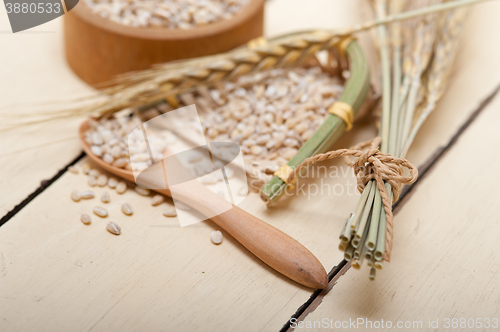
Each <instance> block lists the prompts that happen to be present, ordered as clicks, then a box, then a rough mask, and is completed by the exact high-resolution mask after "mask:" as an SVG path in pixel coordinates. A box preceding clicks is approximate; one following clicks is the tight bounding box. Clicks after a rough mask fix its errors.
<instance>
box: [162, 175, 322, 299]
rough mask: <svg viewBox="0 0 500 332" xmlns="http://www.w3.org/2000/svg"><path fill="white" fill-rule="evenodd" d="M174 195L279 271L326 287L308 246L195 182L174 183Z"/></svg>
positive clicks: (311, 284) (307, 283)
mask: <svg viewBox="0 0 500 332" xmlns="http://www.w3.org/2000/svg"><path fill="white" fill-rule="evenodd" d="M164 193H166V192H164ZM169 194H170V195H171V193H170V190H169ZM175 198H176V199H179V200H180V201H182V202H183V203H185V204H187V205H189V206H191V207H193V208H194V209H196V210H198V211H199V212H200V213H202V214H203V215H205V216H214V217H211V219H212V221H214V222H215V223H216V224H217V225H218V226H220V227H221V228H223V229H224V230H225V231H226V232H228V233H229V234H231V236H233V237H234V238H235V239H236V241H238V242H239V243H241V244H242V245H243V246H244V247H245V248H247V249H248V250H249V251H250V252H252V253H253V254H254V255H255V256H257V257H258V258H259V259H261V260H262V261H263V262H264V263H266V264H267V265H269V266H270V267H272V268H273V269H275V270H276V271H278V272H280V273H281V274H283V275H285V276H287V277H288V278H290V279H292V280H294V281H296V282H298V283H299V284H302V285H304V286H307V287H311V288H315V289H316V288H320V289H323V288H325V287H326V286H327V284H328V276H327V274H326V271H325V269H324V267H323V265H322V264H321V263H320V262H319V260H318V259H317V258H316V257H315V256H314V255H313V254H312V253H311V252H310V251H309V250H307V248H305V247H304V246H303V245H302V244H300V243H299V242H297V241H296V240H294V239H293V238H291V237H290V236H288V235H287V234H285V233H283V232H282V231H280V230H278V229H277V228H274V227H273V226H271V225H269V224H268V223H266V222H264V221H262V220H260V219H259V218H257V217H255V216H253V215H251V214H249V213H247V212H245V211H243V210H242V209H240V208H238V207H236V206H232V205H231V204H230V203H228V202H227V201H226V200H224V199H223V198H221V197H220V196H219V195H217V194H215V193H213V192H212V191H210V190H208V189H207V188H205V186H203V185H202V184H200V183H199V182H198V181H196V180H194V181H189V182H186V183H183V184H181V185H176V189H175ZM228 205H229V208H228ZM224 210H225V212H222V213H220V214H218V213H217V211H224Z"/></svg>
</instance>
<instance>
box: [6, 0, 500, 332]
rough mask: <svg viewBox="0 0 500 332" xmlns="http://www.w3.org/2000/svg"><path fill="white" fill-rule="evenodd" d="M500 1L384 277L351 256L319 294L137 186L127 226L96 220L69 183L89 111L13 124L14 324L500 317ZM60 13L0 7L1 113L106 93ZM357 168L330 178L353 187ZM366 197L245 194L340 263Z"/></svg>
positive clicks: (215, 324)
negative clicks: (68, 46)
mask: <svg viewBox="0 0 500 332" xmlns="http://www.w3.org/2000/svg"><path fill="white" fill-rule="evenodd" d="M365 6H367V4H366V3H365V2H363V1H349V2H347V1H341V0H336V1H326V0H314V1H308V2H307V3H306V2H305V1H299V0H294V1H289V0H273V1H270V2H268V3H267V8H266V10H267V11H266V34H267V35H268V36H271V35H276V34H281V33H285V32H289V31H296V30H301V29H309V28H335V27H342V26H346V25H352V24H354V23H357V22H361V21H362V20H363V17H362V15H361V11H362V10H360V8H362V9H363V8H364V7H365ZM499 14H500V3H499V2H489V3H485V4H482V5H479V6H477V7H474V8H473V9H471V15H470V18H469V20H468V23H467V25H466V28H465V31H464V36H463V38H462V40H461V44H460V49H459V55H458V58H457V61H456V65H455V70H454V76H453V80H452V82H451V85H450V87H449V90H448V92H447V93H446V95H445V96H444V98H443V100H442V101H441V102H440V104H439V107H438V109H437V110H436V111H435V113H433V114H432V115H431V116H430V117H429V119H428V121H427V122H426V123H425V125H424V126H423V127H422V130H421V132H420V135H419V136H418V138H417V139H416V141H415V143H414V145H413V146H412V149H411V151H410V153H409V155H408V158H409V159H410V160H411V161H412V162H413V163H414V164H416V165H418V166H419V167H420V170H421V171H422V170H426V172H425V173H424V174H423V176H421V177H420V178H419V180H418V181H417V183H416V184H415V185H414V186H413V190H412V191H411V192H410V194H409V195H407V196H406V197H405V199H404V200H403V201H402V202H401V203H400V204H399V205H398V208H397V210H396V214H395V242H394V250H393V257H392V261H391V263H390V264H385V266H384V270H383V271H381V272H380V273H378V275H377V279H376V281H374V282H370V281H369V280H368V278H367V271H366V270H362V271H356V270H353V269H348V266H345V267H344V268H343V269H342V270H341V271H338V273H336V274H335V273H332V277H333V280H332V281H331V282H330V285H329V287H328V289H326V290H324V291H323V292H321V293H319V294H318V293H313V290H311V289H307V288H304V287H300V286H299V285H297V284H296V283H294V282H291V281H289V280H287V279H286V278H284V277H282V276H281V275H279V274H278V273H276V272H275V271H274V270H272V269H270V268H269V267H267V266H266V265H265V264H263V263H262V262H260V261H259V260H258V259H256V258H255V257H254V256H252V255H251V254H250V253H249V252H247V251H246V249H244V248H243V247H242V246H241V245H239V244H238V243H237V242H235V241H234V240H233V239H231V237H230V236H229V235H227V234H225V240H224V242H223V244H222V245H221V246H214V245H212V244H211V243H210V240H209V239H210V233H211V231H212V230H214V229H216V226H215V225H214V224H213V223H211V222H204V223H201V224H197V225H195V226H193V227H187V228H180V227H179V226H178V221H177V220H176V219H175V218H173V219H168V218H165V217H163V216H162V215H161V212H162V210H163V209H162V207H158V208H153V207H151V205H150V199H149V198H147V197H142V196H139V195H137V194H136V193H135V192H131V191H129V192H127V193H126V194H125V195H122V196H118V195H116V194H114V193H112V196H111V199H112V204H111V205H110V215H111V216H112V217H111V216H110V218H109V220H113V221H116V222H117V223H119V224H120V225H121V226H122V228H123V234H122V235H120V236H118V237H113V236H111V235H110V234H108V233H106V232H105V231H103V227H104V225H105V223H106V222H104V221H102V220H96V218H94V225H92V226H91V227H87V226H84V225H83V224H82V223H80V222H79V221H78V217H79V214H80V213H82V212H84V211H89V210H90V209H91V208H92V207H93V206H95V205H96V200H94V201H82V202H80V203H73V202H72V201H71V200H70V198H69V194H70V192H71V191H72V190H73V189H75V188H76V189H83V188H86V187H87V185H86V179H85V178H84V177H83V176H82V175H74V174H71V173H69V172H67V171H65V168H66V167H67V166H68V165H69V164H71V163H72V162H73V161H75V160H76V159H77V158H78V156H80V154H81V148H80V146H79V143H78V141H77V127H78V125H79V123H80V121H79V120H78V121H76V120H71V121H60V122H57V123H51V124H50V125H39V126H33V127H29V128H25V129H23V130H20V131H15V132H7V133H5V132H3V133H0V147H1V149H0V151H1V152H0V170H1V172H2V173H1V176H0V218H2V217H3V219H2V220H3V221H6V222H5V223H4V224H3V225H2V226H1V227H0V330H1V331H69V330H71V331H72V330H77V331H91V330H92V331H214V330H219V331H277V330H280V329H282V328H283V329H284V330H286V329H287V328H288V326H289V322H290V319H291V318H298V321H297V324H296V325H297V329H299V330H300V329H306V328H308V327H311V328H310V329H309V330H328V329H331V330H334V328H331V327H332V326H333V327H335V326H334V325H331V324H335V322H344V321H349V320H350V319H351V320H356V319H357V318H365V319H368V320H371V321H380V320H381V319H383V320H384V321H388V320H389V321H392V322H397V321H402V322H406V321H411V322H413V321H422V322H423V323H422V324H423V327H422V329H419V328H418V326H417V327H415V328H413V330H415V331H417V330H418V331H420V330H429V331H431V330H432V331H434V330H435V329H434V328H433V327H434V326H433V327H429V326H428V324H429V319H430V320H432V321H435V320H436V319H438V320H439V330H443V329H444V324H445V319H447V318H449V319H453V318H457V319H462V318H465V319H469V318H474V319H477V318H481V319H486V318H489V319H493V318H497V319H498V318H500V312H499V308H500V300H499V299H500V254H499V252H500V250H499V249H500V244H499V242H498V241H497V239H496V237H497V236H498V234H499V233H500V215H499V213H498V208H497V206H498V196H499V194H500V192H499V191H500V189H499V188H500V187H499V186H498V183H499V180H500V175H499V173H498V172H496V165H497V164H498V162H499V161H500V160H499V156H498V153H497V147H496V145H497V142H498V141H499V140H500V131H499V130H498V129H497V126H498V123H500V122H499V121H500V113H499V112H498V110H499V109H500V96H499V95H498V94H497V91H498V89H499V87H500V70H499V69H498V68H500V45H499V44H498V43H497V42H496V40H497V39H498V31H500V21H499V20H498V17H499ZM61 23H62V22H61V20H55V21H53V22H49V23H47V24H45V25H42V26H40V27H37V28H34V29H32V30H29V31H27V32H24V33H18V34H10V33H7V32H6V31H7V30H9V26H8V21H7V17H6V14H5V12H4V11H0V45H3V47H2V51H1V52H0V63H1V64H2V66H0V78H1V80H0V112H10V113H12V112H15V111H16V110H18V109H22V108H26V107H34V106H31V105H32V104H33V103H40V102H45V101H53V100H57V99H60V98H61V97H64V98H69V97H75V96H81V95H84V94H86V93H92V90H91V89H90V88H89V87H87V86H86V85H85V84H83V83H82V82H81V81H80V80H79V79H78V78H77V77H75V76H74V74H73V73H72V72H71V71H70V70H69V68H68V66H67V64H66V63H65V60H64V56H63V51H62V35H61ZM366 37H367V36H366V35H364V36H363V35H362V36H360V38H361V39H367V38H366ZM494 41H495V42H494ZM363 45H364V47H366V50H367V52H368V53H369V52H370V49H369V46H368V44H366V43H364V44H363ZM20 104H23V105H20ZM474 115H475V116H474ZM464 124H466V126H463V125H464ZM375 134H376V130H375V128H374V126H373V124H371V123H361V124H359V125H358V126H357V127H356V128H355V129H353V130H352V131H351V132H349V133H347V134H346V135H344V136H343V137H342V139H341V140H340V141H339V142H338V143H337V144H336V147H346V146H350V145H352V144H353V143H356V142H359V141H361V140H364V139H368V138H371V137H373V136H374V135H375ZM439 152H441V153H439ZM84 161H85V158H84V159H81V160H79V162H78V163H82V162H84ZM330 165H338V166H339V167H345V166H342V164H341V163H340V162H332V163H331V164H330ZM348 174H349V175H348V176H346V177H344V176H340V177H338V178H328V179H324V181H326V182H327V183H328V184H329V185H332V186H333V185H336V184H340V185H343V186H347V185H349V184H352V186H354V178H353V177H352V176H351V175H350V172H348ZM44 180H48V182H45V184H44V185H42V186H41V181H44ZM318 180H319V179H317V178H316V179H310V180H309V181H311V182H312V183H314V181H318ZM47 183H50V185H49V186H47V185H46V184H47ZM353 188H354V187H353ZM94 190H95V191H96V192H98V193H100V192H101V191H103V189H102V188H98V189H94ZM357 199H358V196H357V195H323V196H315V197H312V198H311V199H309V200H308V199H307V197H305V196H301V197H293V198H289V199H283V200H282V201H281V202H279V204H277V205H276V206H275V207H273V208H271V209H266V208H265V206H264V205H263V204H262V202H261V201H260V199H259V198H258V197H256V196H249V197H248V198H247V199H246V200H245V201H244V202H243V204H242V206H241V207H242V208H243V209H245V210H247V211H248V212H250V213H252V214H254V215H256V216H258V217H259V218H261V219H263V220H265V221H267V222H269V223H270V224H272V225H273V226H275V227H277V228H279V229H281V230H283V231H284V232H286V233H287V234H289V235H291V236H292V237H294V238H296V239H297V240H298V241H299V242H301V243H302V244H303V245H305V246H306V247H307V248H309V249H310V250H311V251H312V252H313V253H314V254H315V255H316V256H317V257H318V259H319V260H320V261H321V262H322V263H323V265H324V266H325V268H326V270H327V271H333V272H337V270H336V269H335V268H334V267H335V266H338V265H339V264H340V263H341V261H342V259H341V257H342V256H341V254H340V252H339V251H338V249H337V236H338V233H339V232H340V229H341V226H342V222H343V220H344V218H345V216H346V215H347V214H348V213H349V212H351V210H352V209H353V208H354V206H355V204H356V202H357ZM120 202H132V203H133V206H134V209H135V214H134V216H133V217H125V216H123V215H122V214H121V212H119V210H118V209H119V207H120V205H121V204H119V203H120ZM19 204H21V206H19ZM165 204H171V202H167V203H165ZM164 206H165V205H164ZM99 225H100V226H99ZM324 319H326V321H328V322H329V323H328V324H330V325H328V328H322V327H326V326H322V325H321V323H325V321H324ZM298 322H300V324H299V323H298ZM394 324H396V323H394ZM293 326H295V324H294V325H293ZM337 330H338V329H337ZM361 330H363V329H361ZM365 330H366V329H365ZM380 330H383V329H382V328H381V329H380ZM410 330H412V329H410ZM464 330H471V331H472V330H473V329H468V328H465V329H464ZM474 330H482V329H474ZM485 330H487V331H490V330H494V329H485Z"/></svg>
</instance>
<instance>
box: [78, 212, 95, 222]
mask: <svg viewBox="0 0 500 332" xmlns="http://www.w3.org/2000/svg"><path fill="white" fill-rule="evenodd" d="M80 221H81V222H82V223H84V224H85V225H90V223H91V222H92V218H90V216H89V215H88V214H86V213H82V214H81V216H80Z"/></svg>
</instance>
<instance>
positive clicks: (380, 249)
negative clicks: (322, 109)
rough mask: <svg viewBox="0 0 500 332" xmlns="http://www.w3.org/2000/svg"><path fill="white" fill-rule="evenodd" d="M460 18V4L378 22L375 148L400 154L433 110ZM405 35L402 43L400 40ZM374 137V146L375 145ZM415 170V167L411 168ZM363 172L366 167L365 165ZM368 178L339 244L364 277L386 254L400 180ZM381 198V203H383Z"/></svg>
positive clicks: (383, 2) (377, 4)
mask: <svg viewBox="0 0 500 332" xmlns="http://www.w3.org/2000/svg"><path fill="white" fill-rule="evenodd" d="M436 2H437V1H435V0H420V1H407V0H390V1H387V0H375V1H374V2H373V3H372V4H373V7H374V10H375V12H376V15H377V16H378V17H379V18H382V17H384V16H386V15H387V11H391V12H392V13H395V12H399V11H403V10H411V9H412V8H414V7H424V6H429V5H432V4H436ZM464 19H465V9H464V8H458V9H454V10H451V11H446V12H443V13H441V14H436V13H434V14H429V15H427V16H424V17H422V18H418V19H413V20H410V21H406V22H404V23H400V22H396V23H394V24H392V25H391V26H387V27H386V26H380V27H378V31H377V41H378V45H379V48H380V58H381V64H382V66H381V67H382V70H381V72H382V82H383V83H382V86H383V95H382V118H381V124H380V137H381V146H380V152H381V153H385V154H388V155H391V156H394V157H395V158H404V157H405V156H406V153H407V151H408V148H409V146H410V145H411V143H412V141H413V139H414V137H415V135H416V133H417V132H418V130H419V128H420V126H421V125H422V123H423V122H424V120H425V119H426V117H427V116H428V115H429V113H430V112H432V110H434V108H435V106H436V103H437V101H438V100H439V98H440V97H441V96H442V94H443V92H444V90H445V88H446V85H447V81H448V77H449V74H450V68H451V63H452V61H453V57H454V54H455V50H456V45H457V41H458V38H459V36H460V32H461V30H462V25H463V22H464ZM402 40H405V43H402ZM378 143H379V142H378V141H377V142H375V144H374V145H375V147H376V145H378ZM393 171H394V172H396V174H399V176H401V178H404V179H405V181H407V182H408V183H411V182H412V181H414V179H415V178H416V176H415V174H411V175H410V176H409V177H404V176H403V175H402V174H401V171H402V168H401V167H399V168H397V167H395V168H394V169H393ZM413 171H415V170H413ZM367 172H370V171H369V170H368V171H367ZM403 182H404V181H403ZM383 183H384V184H383V185H382V186H381V183H380V181H378V183H377V180H375V179H372V180H370V181H368V182H367V183H366V184H365V185H364V191H363V193H362V195H361V198H360V200H359V202H358V205H357V206H356V209H355V212H354V213H352V214H351V215H350V216H349V218H347V221H346V223H345V227H344V229H343V231H342V233H341V235H340V245H339V248H340V249H341V250H342V251H344V257H345V259H346V260H348V261H351V264H352V266H353V267H354V268H360V266H361V265H362V263H363V261H366V262H367V265H368V266H370V267H371V269H370V279H374V278H375V274H376V271H377V270H378V269H381V268H382V262H383V261H384V260H385V261H389V260H390V257H391V249H392V239H393V215H392V210H391V205H392V203H393V202H395V201H396V200H397V199H398V196H399V190H400V186H401V183H394V181H390V180H389V181H388V180H386V181H384V182H383ZM384 201H385V202H384Z"/></svg>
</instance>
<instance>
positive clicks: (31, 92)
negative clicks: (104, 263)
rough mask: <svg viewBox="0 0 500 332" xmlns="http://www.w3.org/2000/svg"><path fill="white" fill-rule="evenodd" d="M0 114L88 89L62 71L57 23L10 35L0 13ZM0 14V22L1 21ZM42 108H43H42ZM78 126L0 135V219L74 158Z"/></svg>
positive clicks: (64, 68) (66, 70)
mask: <svg viewBox="0 0 500 332" xmlns="http://www.w3.org/2000/svg"><path fill="white" fill-rule="evenodd" d="M0 14H1V15H2V17H1V18H0V44H2V45H4V47H2V52H0V63H1V64H2V65H1V66H0V77H1V78H2V79H1V82H0V113H2V114H6V113H7V114H13V115H14V114H16V112H19V111H21V110H22V111H26V110H30V109H31V110H33V109H40V108H41V107H42V106H41V104H42V103H46V102H54V101H56V100H61V99H65V100H67V99H68V98H71V97H79V96H82V95H85V94H88V93H90V92H91V91H92V90H91V89H90V88H89V87H88V86H87V85H85V84H83V82H81V81H80V80H79V79H78V78H77V77H76V76H75V75H73V74H72V73H71V71H70V70H69V68H68V67H67V66H66V62H65V59H64V54H63V48H62V44H61V33H60V24H61V22H60V21H59V20H53V21H50V22H48V23H46V24H44V25H42V26H39V27H35V28H33V29H30V30H28V31H25V32H20V33H16V34H12V33H10V32H8V30H9V29H10V26H9V23H8V22H9V21H8V18H7V15H6V13H5V11H1V13H0ZM4 15H5V17H4ZM45 109H47V107H45ZM78 124H79V121H75V120H72V121H58V122H55V123H51V124H50V125H38V126H33V127H30V128H25V129H22V130H16V131H10V132H1V133H0V151H1V152H0V170H1V172H2V174H1V176H0V188H1V190H0V218H1V217H3V216H4V215H5V214H6V213H7V212H9V211H11V210H12V209H13V208H14V207H15V206H16V205H18V204H19V203H20V202H21V201H23V200H24V199H25V198H26V197H27V196H28V195H29V194H31V193H32V192H34V191H35V190H36V188H38V187H39V186H40V181H42V180H45V179H50V178H52V177H53V176H54V175H56V174H57V172H58V171H59V170H60V169H62V168H63V167H64V166H66V165H67V164H68V163H69V162H70V161H71V160H73V159H75V158H76V157H77V156H78V155H79V154H80V153H81V148H80V146H79V144H78V140H77V128H78Z"/></svg>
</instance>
